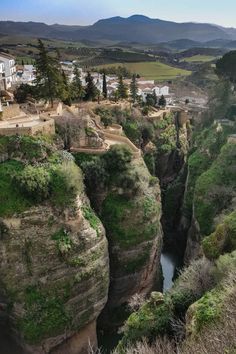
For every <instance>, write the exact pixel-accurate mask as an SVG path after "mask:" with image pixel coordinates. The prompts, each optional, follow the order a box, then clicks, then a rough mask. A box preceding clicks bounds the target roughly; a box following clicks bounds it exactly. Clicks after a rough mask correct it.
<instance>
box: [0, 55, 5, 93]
mask: <svg viewBox="0 0 236 354" xmlns="http://www.w3.org/2000/svg"><path fill="white" fill-rule="evenodd" d="M4 80H5V65H4V63H3V61H0V90H4V88H5V87H4V82H5V81H4Z"/></svg>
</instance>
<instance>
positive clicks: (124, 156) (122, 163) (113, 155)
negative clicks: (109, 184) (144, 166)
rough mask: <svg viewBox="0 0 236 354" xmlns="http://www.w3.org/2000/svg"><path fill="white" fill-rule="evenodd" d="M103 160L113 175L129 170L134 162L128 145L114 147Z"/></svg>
mask: <svg viewBox="0 0 236 354" xmlns="http://www.w3.org/2000/svg"><path fill="white" fill-rule="evenodd" d="M102 158H103V159H104V161H105V163H106V170H107V171H108V172H109V173H111V174H113V173H117V172H123V171H126V170H127V168H128V167H129V165H130V162H131V160H132V152H131V150H130V149H129V148H128V147H127V146H126V145H113V146H112V147H111V148H110V150H108V151H107V152H106V153H105V154H104V155H103V156H102Z"/></svg>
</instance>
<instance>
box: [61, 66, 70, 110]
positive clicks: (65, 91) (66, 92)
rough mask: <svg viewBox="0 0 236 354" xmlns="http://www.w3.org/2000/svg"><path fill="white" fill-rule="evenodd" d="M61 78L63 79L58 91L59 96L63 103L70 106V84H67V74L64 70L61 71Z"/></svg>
mask: <svg viewBox="0 0 236 354" xmlns="http://www.w3.org/2000/svg"><path fill="white" fill-rule="evenodd" d="M62 79H63V85H62V89H61V93H60V98H61V100H62V102H63V103H65V104H66V105H68V106H71V100H72V93H71V86H70V85H69V82H68V79H67V76H66V74H65V72H64V71H62Z"/></svg>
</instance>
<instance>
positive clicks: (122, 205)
mask: <svg viewBox="0 0 236 354" xmlns="http://www.w3.org/2000/svg"><path fill="white" fill-rule="evenodd" d="M130 168H131V169H132V170H133V171H135V172H136V173H137V178H138V181H137V182H136V183H137V191H136V192H135V194H134V195H132V194H131V195H127V191H126V189H125V188H122V187H120V188H114V189H112V191H109V192H108V194H107V196H106V198H105V199H104V201H103V204H102V212H101V219H102V220H103V223H104V225H105V227H106V231H107V237H108V241H109V249H110V259H111V284H110V292H109V302H108V307H110V308H114V307H119V305H121V304H123V303H125V302H127V300H128V299H129V298H130V297H131V296H132V295H134V294H135V293H144V294H147V293H148V292H149V291H150V290H151V289H152V288H153V286H154V284H155V281H156V280H157V274H158V268H159V265H160V253H161V249H162V230H161V225H160V216H161V198H160V189H159V184H158V181H157V180H155V179H153V178H152V177H151V176H150V175H149V173H148V171H147V169H146V166H145V164H144V162H143V160H142V159H135V160H134V161H133V162H132V164H131V167H130ZM133 187H134V186H133ZM158 282H159V285H160V277H159V279H158Z"/></svg>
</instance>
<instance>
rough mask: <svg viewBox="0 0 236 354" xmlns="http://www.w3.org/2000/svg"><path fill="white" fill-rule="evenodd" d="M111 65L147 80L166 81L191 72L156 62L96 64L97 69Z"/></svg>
mask: <svg viewBox="0 0 236 354" xmlns="http://www.w3.org/2000/svg"><path fill="white" fill-rule="evenodd" d="M112 66H115V67H116V66H124V67H125V68H126V69H128V70H129V71H130V72H131V73H133V74H139V75H140V76H142V77H144V78H145V79H148V80H156V81H166V80H171V79H175V78H177V77H179V76H180V77H181V76H182V77H184V76H188V75H190V74H191V71H187V70H183V69H178V68H174V67H172V66H169V65H166V64H163V63H160V62H158V61H156V62H140V63H124V64H121V63H118V62H117V63H116V64H109V65H102V66H98V67H97V68H98V69H104V68H105V69H106V68H107V67H112Z"/></svg>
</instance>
